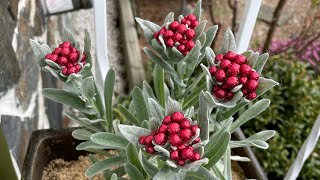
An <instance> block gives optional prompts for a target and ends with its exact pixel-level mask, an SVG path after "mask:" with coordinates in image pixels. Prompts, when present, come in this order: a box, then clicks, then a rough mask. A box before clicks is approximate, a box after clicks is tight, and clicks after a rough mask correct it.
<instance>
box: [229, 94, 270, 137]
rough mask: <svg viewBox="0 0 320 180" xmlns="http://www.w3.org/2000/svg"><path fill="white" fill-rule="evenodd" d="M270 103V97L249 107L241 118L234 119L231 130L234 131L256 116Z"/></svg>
mask: <svg viewBox="0 0 320 180" xmlns="http://www.w3.org/2000/svg"><path fill="white" fill-rule="evenodd" d="M269 104H270V100H269V99H261V100H260V101H258V102H256V103H255V104H254V105H252V106H251V107H250V108H249V109H247V110H246V111H245V112H244V113H242V114H241V115H240V116H239V118H238V119H237V120H236V121H234V122H233V123H232V125H231V128H230V132H234V131H235V130H236V129H237V128H238V127H240V126H241V125H242V124H244V123H246V122H247V121H249V120H250V119H252V118H254V117H256V116H257V115H258V114H260V113H261V112H263V111H264V110H265V109H267V107H268V106H269Z"/></svg>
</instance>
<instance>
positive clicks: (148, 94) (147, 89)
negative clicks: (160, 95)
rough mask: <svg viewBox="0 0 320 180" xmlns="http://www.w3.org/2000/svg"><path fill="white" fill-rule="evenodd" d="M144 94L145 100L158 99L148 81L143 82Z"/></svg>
mask: <svg viewBox="0 0 320 180" xmlns="http://www.w3.org/2000/svg"><path fill="white" fill-rule="evenodd" d="M142 93H143V96H144V97H145V98H153V99H156V97H155V95H154V93H153V90H152V87H151V86H150V85H149V84H148V83H147V81H143V87H142Z"/></svg>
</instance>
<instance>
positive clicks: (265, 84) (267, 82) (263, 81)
mask: <svg viewBox="0 0 320 180" xmlns="http://www.w3.org/2000/svg"><path fill="white" fill-rule="evenodd" d="M258 82H259V87H258V88H257V90H256V93H257V97H259V96H260V95H262V94H264V93H265V92H266V91H268V90H269V89H271V88H273V87H274V86H276V85H279V83H278V82H276V81H274V80H272V79H267V78H263V77H260V78H259V80H258Z"/></svg>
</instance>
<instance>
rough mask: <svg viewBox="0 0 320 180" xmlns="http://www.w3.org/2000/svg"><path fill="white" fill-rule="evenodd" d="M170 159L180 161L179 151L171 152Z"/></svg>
mask: <svg viewBox="0 0 320 180" xmlns="http://www.w3.org/2000/svg"><path fill="white" fill-rule="evenodd" d="M170 159H172V160H178V159H179V151H177V150H175V151H171V152H170Z"/></svg>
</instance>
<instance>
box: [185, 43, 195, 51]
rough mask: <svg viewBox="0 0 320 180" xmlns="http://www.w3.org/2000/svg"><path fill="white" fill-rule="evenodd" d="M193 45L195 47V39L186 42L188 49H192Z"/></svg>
mask: <svg viewBox="0 0 320 180" xmlns="http://www.w3.org/2000/svg"><path fill="white" fill-rule="evenodd" d="M193 47H194V42H193V41H188V42H187V43H186V49H187V50H189V51H190V50H191V49H192V48H193Z"/></svg>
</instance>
